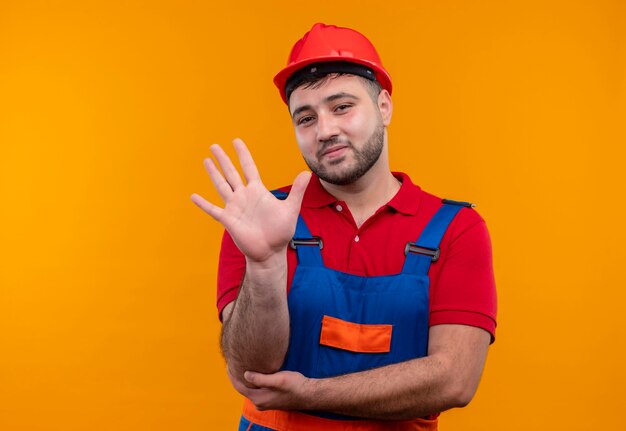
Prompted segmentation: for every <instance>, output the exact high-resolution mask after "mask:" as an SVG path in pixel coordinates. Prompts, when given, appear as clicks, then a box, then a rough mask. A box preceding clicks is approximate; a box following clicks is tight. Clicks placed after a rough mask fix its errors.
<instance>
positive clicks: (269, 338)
mask: <svg viewBox="0 0 626 431" xmlns="http://www.w3.org/2000/svg"><path fill="white" fill-rule="evenodd" d="M286 283H287V264H286V258H285V255H284V254H282V255H281V256H276V257H275V258H272V259H271V260H270V261H269V262H266V263H264V264H263V265H258V264H255V263H248V264H247V267H246V275H245V277H244V281H243V284H242V286H241V289H240V291H239V295H238V298H237V300H236V302H235V304H234V307H233V309H232V312H230V314H229V315H228V316H226V315H224V326H223V330H222V350H223V352H224V356H225V357H226V360H227V362H228V366H229V369H230V371H231V373H232V374H233V376H234V377H235V378H238V379H240V380H243V373H244V371H246V370H254V371H259V372H264V373H271V372H275V371H277V370H278V369H279V368H280V366H281V365H282V363H283V360H284V357H285V353H286V352H287V347H288V343H289V311H288V307H287V296H286V292H285V289H286Z"/></svg>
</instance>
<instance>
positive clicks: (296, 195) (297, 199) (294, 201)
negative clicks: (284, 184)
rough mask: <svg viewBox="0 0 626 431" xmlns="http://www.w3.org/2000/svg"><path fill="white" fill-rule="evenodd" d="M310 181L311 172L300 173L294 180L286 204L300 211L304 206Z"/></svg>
mask: <svg viewBox="0 0 626 431" xmlns="http://www.w3.org/2000/svg"><path fill="white" fill-rule="evenodd" d="M310 180H311V173H310V172H300V174H298V176H297V177H296V179H295V180H293V184H292V186H291V190H290V191H289V196H287V199H286V200H285V202H288V203H289V205H290V206H291V207H292V208H293V209H294V210H298V211H299V210H300V206H301V205H302V199H303V198H304V192H305V191H306V188H307V185H308V184H309V181H310Z"/></svg>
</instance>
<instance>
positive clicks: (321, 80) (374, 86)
mask: <svg viewBox="0 0 626 431" xmlns="http://www.w3.org/2000/svg"><path fill="white" fill-rule="evenodd" d="M340 76H354V77H356V78H358V79H359V80H360V81H361V82H362V83H363V85H364V86H365V89H366V90H367V93H368V94H369V95H370V98H371V99H372V101H373V102H374V103H376V102H377V101H378V95H379V94H380V92H381V91H382V89H383V87H382V86H381V85H380V82H378V81H377V80H375V79H373V80H372V79H367V78H363V77H362V76H358V75H352V74H350V73H341V72H336V73H328V74H326V75H315V74H313V75H309V76H307V77H305V78H303V79H302V80H301V81H299V82H298V84H297V86H295V87H293V89H292V90H291V91H290V92H289V94H288V95H287V101H289V98H290V97H291V93H293V91H294V90H296V89H298V88H301V87H302V88H313V89H315V88H319V87H321V86H322V85H324V84H325V83H326V82H327V81H328V80H330V79H337V78H339V77H340Z"/></svg>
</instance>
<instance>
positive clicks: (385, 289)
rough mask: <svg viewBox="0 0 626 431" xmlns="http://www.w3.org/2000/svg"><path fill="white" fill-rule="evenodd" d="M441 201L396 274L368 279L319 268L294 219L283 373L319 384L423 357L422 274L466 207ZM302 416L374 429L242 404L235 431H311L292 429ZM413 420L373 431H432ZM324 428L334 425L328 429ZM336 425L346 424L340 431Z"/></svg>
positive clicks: (314, 249) (318, 244)
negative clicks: (294, 256)
mask: <svg viewBox="0 0 626 431" xmlns="http://www.w3.org/2000/svg"><path fill="white" fill-rule="evenodd" d="M274 193H275V195H276V196H277V197H278V198H283V199H284V197H286V194H285V193H281V192H274ZM443 202H444V204H443V205H442V206H441V208H440V209H439V210H438V211H437V213H435V215H434V216H433V217H432V219H431V220H430V221H429V223H428V224H427V226H426V227H425V228H424V230H423V232H422V233H421V234H420V236H419V239H418V240H417V241H416V242H415V243H411V242H409V243H407V245H406V248H405V255H406V258H405V261H404V266H403V268H402V272H400V273H399V274H394V275H385V276H376V277H364V276H359V275H353V274H347V273H344V272H340V271H335V270H333V269H330V268H327V267H325V266H324V263H323V261H322V255H321V249H322V247H323V242H322V240H321V239H320V238H317V237H314V236H313V235H311V232H310V231H309V229H308V227H307V226H306V224H305V222H304V220H303V219H302V216H300V217H299V218H298V223H297V226H296V232H295V235H294V238H293V240H292V241H291V244H290V245H291V247H292V248H295V249H296V253H297V256H298V266H297V268H296V272H295V275H294V278H293V282H292V285H291V289H290V291H289V296H288V303H289V315H290V324H291V331H290V339H289V349H288V352H287V356H286V358H285V362H284V364H283V370H290V371H298V372H300V373H302V374H303V375H305V376H307V377H312V378H325V377H332V376H337V375H340V374H346V373H353V372H357V371H363V370H367V369H371V368H375V367H380V366H384V365H389V364H394V363H397V362H402V361H406V360H409V359H413V358H419V357H423V356H426V354H427V349H428V315H429V304H428V289H429V278H428V270H429V268H430V264H431V262H433V261H436V260H437V259H438V258H439V243H440V242H441V238H442V237H443V235H444V233H445V231H446V229H447V228H448V226H449V224H450V222H451V221H452V219H453V218H454V216H455V215H456V214H457V213H458V212H459V210H460V209H461V208H463V207H464V206H466V207H467V206H470V205H471V204H468V203H465V202H456V201H448V200H445V199H444V201H443ZM257 413H258V414H257ZM272 415H273V416H272ZM281 415H287V416H291V419H290V418H289V417H280V416H281ZM270 416H271V417H270ZM303 416H304V418H305V420H306V421H307V422H312V423H315V421H316V420H319V421H321V423H322V424H323V425H320V426H323V428H319V429H331V428H332V429H336V430H339V429H350V430H353V429H363V430H366V429H367V430H372V429H379V428H376V426H369V425H368V424H372V425H375V422H377V421H365V420H359V419H358V418H352V417H345V416H340V415H335V414H330V413H325V412H306V413H299V412H293V413H291V412H279V411H273V413H272V414H269V415H268V414H267V412H258V411H256V409H254V407H253V406H251V403H249V402H248V404H247V406H246V408H245V409H244V416H243V417H242V421H241V423H240V428H239V431H248V430H251V431H253V430H275V429H277V430H279V431H287V430H289V431H291V430H292V429H295V430H298V431H299V430H303V429H307V430H308V429H311V430H313V429H316V428H315V427H314V426H312V425H310V426H308V427H307V426H300V425H297V424H298V423H301V422H302V421H301V420H300V419H301V418H302V417H303ZM307 416H308V418H307ZM419 421H422V424H421V425H422V426H421V427H420V426H419V424H418V426H411V425H408V426H407V427H405V428H401V427H399V428H389V427H388V426H389V425H391V424H392V423H390V422H383V423H384V424H386V425H385V426H386V427H385V428H380V429H398V430H400V429H402V430H409V429H411V430H422V429H436V421H432V422H435V423H434V427H433V424H425V422H428V421H425V420H418V422H419ZM251 422H252V424H251ZM331 423H333V424H338V425H337V426H334V425H333V426H332V427H331V426H330V424H331ZM341 423H345V424H346V425H348V423H351V425H349V426H347V427H345V428H341ZM411 423H413V422H411ZM355 424H358V425H363V426H362V427H358V426H356V425H355ZM261 425H264V426H261ZM426 425H429V426H426Z"/></svg>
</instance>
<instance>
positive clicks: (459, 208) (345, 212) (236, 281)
mask: <svg viewBox="0 0 626 431" xmlns="http://www.w3.org/2000/svg"><path fill="white" fill-rule="evenodd" d="M274 82H275V83H276V85H277V87H278V89H279V91H280V94H281V97H282V98H283V100H284V101H285V103H287V105H288V107H289V112H290V115H291V119H292V122H293V125H294V129H295V133H296V138H297V141H298V146H299V148H300V151H301V153H302V156H303V157H304V160H305V161H306V163H307V165H308V166H309V168H310V169H311V171H312V172H313V175H312V176H311V175H310V174H308V173H301V174H300V175H298V176H297V177H296V179H295V180H294V182H293V185H292V186H291V187H286V188H283V189H281V190H278V191H275V192H273V193H271V192H269V191H268V190H267V188H266V187H265V186H264V185H263V183H262V182H261V179H260V178H259V174H258V171H257V169H256V166H255V164H254V161H253V159H252V157H251V155H250V153H249V152H248V150H247V148H246V146H245V145H244V143H243V142H242V141H241V140H235V141H234V146H235V150H236V152H237V156H238V158H239V162H240V164H241V168H242V171H243V174H244V177H245V182H244V181H243V179H242V178H241V177H240V175H239V174H238V172H237V171H236V169H235V167H234V165H233V163H232V162H231V160H230V159H229V158H228V157H227V156H226V154H225V153H224V151H223V150H222V149H221V148H220V147H219V146H217V145H214V146H212V147H211V152H212V154H213V156H214V157H215V159H216V160H217V163H218V164H219V166H220V167H221V171H222V173H220V171H219V170H218V168H217V166H216V164H215V163H214V162H213V161H212V160H211V159H207V160H206V161H205V165H206V168H207V171H208V173H209V176H210V177H211V180H212V182H213V184H214V186H215V187H216V189H217V191H218V192H219V194H220V196H221V197H222V199H223V200H224V202H225V207H224V208H221V207H218V206H216V205H214V204H211V203H209V202H207V201H206V200H204V199H203V198H201V197H200V196H198V195H193V196H192V200H193V201H194V202H195V203H196V204H197V205H198V206H199V207H201V208H202V209H203V210H204V211H206V212H207V213H208V214H209V215H211V216H212V217H213V218H215V219H216V220H217V221H219V222H220V223H222V225H223V226H224V227H225V229H226V232H225V235H224V238H223V242H222V251H221V255H220V263H219V272H218V308H219V311H220V316H221V318H222V321H223V332H222V348H223V352H224V355H225V358H226V361H227V370H228V373H229V377H230V379H231V381H232V383H233V386H234V387H235V388H236V389H237V390H238V391H239V392H240V393H241V394H243V395H244V396H245V397H246V398H247V400H246V403H245V407H244V413H243V416H242V419H241V423H240V428H239V429H240V430H248V429H252V430H256V429H261V430H264V429H269V430H279V431H284V430H315V429H320V430H356V429H358V430H366V429H367V430H436V429H437V415H438V413H439V412H441V411H444V410H446V409H450V408H453V407H460V406H464V405H466V404H467V403H468V402H469V401H470V400H471V398H472V397H473V394H474V392H475V391H476V388H477V386H478V382H479V380H480V376H481V372H482V369H483V366H484V363H485V359H486V355H487V350H488V346H489V344H490V342H492V341H493V339H494V333H495V307H496V304H495V284H494V280H493V271H492V265H491V246H490V241H489V236H488V233H487V229H486V227H485V223H484V221H483V220H482V219H481V217H480V216H479V215H478V214H477V213H476V212H475V211H474V210H473V209H471V208H470V206H471V205H470V204H466V203H463V202H454V201H445V200H444V202H442V200H441V199H439V198H436V197H435V196H433V195H430V194H428V193H426V192H424V191H422V190H421V189H420V188H419V187H417V186H416V185H414V184H413V183H412V182H411V180H410V179H409V177H408V176H407V175H405V174H402V173H392V172H391V171H390V169H389V162H388V155H387V153H388V136H387V126H388V125H389V123H390V121H391V115H392V107H393V105H392V100H391V90H392V86H391V78H390V77H389V74H388V73H387V72H386V70H385V69H384V68H383V66H382V64H381V61H380V58H379V57H378V54H377V53H376V51H375V49H374V47H373V45H372V44H371V43H370V42H369V40H367V39H366V38H365V36H363V35H361V34H360V33H358V32H356V31H354V30H351V29H347V28H340V27H335V26H326V25H323V24H316V25H315V26H313V28H312V29H311V30H310V31H309V32H308V33H307V34H305V36H304V37H303V38H302V39H301V40H299V41H298V42H297V43H296V45H295V46H294V47H293V49H292V52H291V56H290V60H289V64H288V66H287V67H286V68H285V69H283V70H282V71H280V72H279V73H278V75H277V76H276V78H275V79H274Z"/></svg>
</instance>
